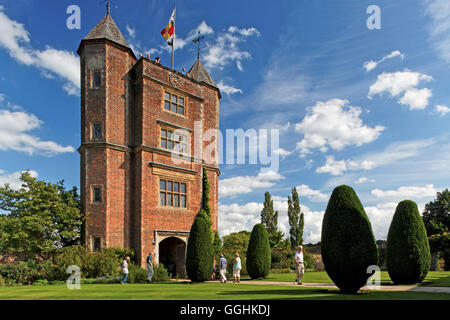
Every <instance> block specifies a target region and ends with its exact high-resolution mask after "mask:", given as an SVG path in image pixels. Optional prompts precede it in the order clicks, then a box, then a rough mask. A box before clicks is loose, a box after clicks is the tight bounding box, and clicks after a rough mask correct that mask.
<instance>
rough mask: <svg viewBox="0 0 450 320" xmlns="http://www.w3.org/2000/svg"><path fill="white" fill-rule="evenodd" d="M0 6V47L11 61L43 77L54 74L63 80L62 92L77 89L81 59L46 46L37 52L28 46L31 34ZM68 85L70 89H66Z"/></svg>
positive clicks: (70, 91)
mask: <svg viewBox="0 0 450 320" xmlns="http://www.w3.org/2000/svg"><path fill="white" fill-rule="evenodd" d="M3 11H4V8H3V7H0V47H3V48H5V49H6V50H7V51H8V52H9V55H10V56H11V58H13V59H15V60H16V61H17V62H19V63H22V64H24V65H27V66H34V67H36V68H39V69H41V70H42V71H43V73H42V74H43V75H44V76H46V77H48V75H53V74H54V75H57V76H58V77H60V78H61V79H63V80H64V81H66V83H65V85H64V86H65V90H66V91H67V92H68V93H69V94H71V93H72V92H73V88H77V89H78V90H79V88H80V60H79V58H78V57H77V56H76V55H75V54H74V53H73V52H69V51H66V50H57V49H54V48H51V47H49V46H47V47H46V49H45V50H43V51H40V50H38V49H33V48H32V47H30V46H29V43H30V42H31V39H30V34H29V32H28V31H27V30H26V29H25V27H24V25H23V24H21V23H19V22H17V21H14V20H11V19H10V18H9V17H8V16H7V15H6V14H5V13H4V12H3ZM67 86H71V88H72V90H67V89H66V88H67Z"/></svg>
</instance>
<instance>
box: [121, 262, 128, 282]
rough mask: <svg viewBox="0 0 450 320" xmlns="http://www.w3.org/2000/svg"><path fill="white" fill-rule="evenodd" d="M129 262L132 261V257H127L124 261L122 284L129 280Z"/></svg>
mask: <svg viewBox="0 0 450 320" xmlns="http://www.w3.org/2000/svg"><path fill="white" fill-rule="evenodd" d="M128 262H130V257H125V259H124V260H123V262H122V266H121V267H122V273H123V279H122V281H120V283H121V284H127V280H128Z"/></svg>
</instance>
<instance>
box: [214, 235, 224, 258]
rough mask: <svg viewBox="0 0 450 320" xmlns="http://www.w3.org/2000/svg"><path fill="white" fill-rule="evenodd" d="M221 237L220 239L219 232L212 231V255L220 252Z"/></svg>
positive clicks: (215, 255)
mask: <svg viewBox="0 0 450 320" xmlns="http://www.w3.org/2000/svg"><path fill="white" fill-rule="evenodd" d="M222 249H223V247H222V239H220V236H219V232H218V231H217V230H216V231H214V241H213V250H214V257H217V256H218V255H219V254H220V253H221V252H222Z"/></svg>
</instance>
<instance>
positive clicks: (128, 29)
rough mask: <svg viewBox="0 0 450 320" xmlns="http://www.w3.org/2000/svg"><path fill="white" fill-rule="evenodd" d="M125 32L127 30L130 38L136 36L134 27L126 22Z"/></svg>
mask: <svg viewBox="0 0 450 320" xmlns="http://www.w3.org/2000/svg"><path fill="white" fill-rule="evenodd" d="M126 29H127V32H128V36H129V37H130V38H132V39H134V38H135V37H136V29H134V28H133V27H131V26H129V25H128V24H127V26H126Z"/></svg>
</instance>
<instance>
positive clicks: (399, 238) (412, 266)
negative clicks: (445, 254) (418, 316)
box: [386, 200, 431, 284]
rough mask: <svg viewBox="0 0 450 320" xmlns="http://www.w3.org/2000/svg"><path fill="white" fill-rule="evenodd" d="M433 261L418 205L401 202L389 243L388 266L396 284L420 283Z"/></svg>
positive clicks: (405, 201) (390, 231)
mask: <svg viewBox="0 0 450 320" xmlns="http://www.w3.org/2000/svg"><path fill="white" fill-rule="evenodd" d="M430 264H431V254H430V246H429V244H428V238H427V232H426V229H425V225H424V223H423V220H422V218H421V216H420V214H419V210H418V209H417V204H416V203H415V202H414V201H411V200H404V201H402V202H400V203H399V204H398V206H397V209H396V210H395V214H394V217H393V218H392V222H391V226H390V227H389V233H388V238H387V245H386V267H387V271H388V273H389V276H390V277H391V280H392V281H393V282H394V283H395V284H412V283H420V282H422V280H423V279H425V277H426V275H427V273H428V270H429V269H430Z"/></svg>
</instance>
